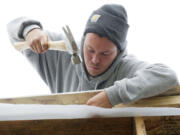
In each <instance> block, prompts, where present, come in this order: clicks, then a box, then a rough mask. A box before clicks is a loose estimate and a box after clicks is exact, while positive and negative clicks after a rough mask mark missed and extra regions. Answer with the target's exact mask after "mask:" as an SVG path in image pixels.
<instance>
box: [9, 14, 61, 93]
mask: <svg viewBox="0 0 180 135" xmlns="http://www.w3.org/2000/svg"><path fill="white" fill-rule="evenodd" d="M35 28H41V29H42V25H41V23H40V22H38V21H35V20H32V19H28V18H26V17H20V18H17V19H15V20H13V21H11V22H10V23H8V25H7V31H8V35H9V38H10V41H11V43H12V45H13V44H14V43H15V42H21V41H24V36H25V35H26V34H27V33H28V32H29V31H31V30H32V29H35ZM47 34H48V35H49V37H50V39H51V40H60V39H62V38H63V37H62V35H61V34H56V33H51V32H47ZM22 53H23V55H24V56H25V57H26V58H27V59H28V60H29V61H30V63H31V64H32V65H33V67H34V68H35V69H36V70H37V72H38V73H39V75H40V76H41V78H42V79H43V81H44V82H45V83H46V84H47V85H48V86H49V87H50V89H51V90H52V92H53V90H54V89H55V88H54V87H55V84H54V83H55V82H56V81H55V79H56V71H57V61H59V63H61V59H62V58H61V55H63V54H62V53H64V52H62V53H59V51H53V50H48V51H47V52H46V53H43V54H38V53H35V52H33V51H32V50H31V49H27V50H25V51H23V52H22ZM60 58H61V59H60Z"/></svg>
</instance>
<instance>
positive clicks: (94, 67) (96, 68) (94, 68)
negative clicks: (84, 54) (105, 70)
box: [89, 66, 99, 70]
mask: <svg viewBox="0 0 180 135" xmlns="http://www.w3.org/2000/svg"><path fill="white" fill-rule="evenodd" d="M89 68H90V69H93V70H99V67H97V66H89Z"/></svg>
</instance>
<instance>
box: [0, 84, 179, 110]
mask: <svg viewBox="0 0 180 135" xmlns="http://www.w3.org/2000/svg"><path fill="white" fill-rule="evenodd" d="M99 92H102V90H99V91H85V92H73V93H61V94H51V95H44V96H32V97H19V98H7V99H0V103H11V104H61V105H67V104H86V102H87V100H88V99H89V98H91V97H93V96H94V95H96V94H98V93H99ZM168 93H169V94H168ZM178 94H179V95H178ZM168 95H171V96H168ZM115 107H180V86H176V87H174V88H173V89H171V90H168V91H167V92H165V93H163V94H161V95H159V96H155V97H151V98H146V99H141V100H139V101H137V102H134V103H131V104H119V105H116V106H115Z"/></svg>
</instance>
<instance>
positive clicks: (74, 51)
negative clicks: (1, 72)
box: [14, 26, 82, 64]
mask: <svg viewBox="0 0 180 135" xmlns="http://www.w3.org/2000/svg"><path fill="white" fill-rule="evenodd" d="M62 29H63V31H64V33H65V35H66V37H67V39H68V42H69V43H70V45H71V49H70V50H68V49H67V43H66V42H65V41H64V40H60V41H49V42H48V46H49V48H48V49H49V50H59V51H68V52H69V53H70V54H71V55H72V56H71V61H72V63H73V64H79V63H81V62H82V59H81V56H80V55H79V49H78V47H77V44H76V42H75V40H74V37H73V35H72V32H71V30H70V28H69V26H66V27H63V28H62ZM14 47H15V49H16V50H18V51H24V50H26V49H29V48H30V47H29V46H28V44H27V43H26V42H16V43H14Z"/></svg>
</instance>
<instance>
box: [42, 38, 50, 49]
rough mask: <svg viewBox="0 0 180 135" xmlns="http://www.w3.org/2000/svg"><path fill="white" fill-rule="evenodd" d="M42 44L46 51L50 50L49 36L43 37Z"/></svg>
mask: <svg viewBox="0 0 180 135" xmlns="http://www.w3.org/2000/svg"><path fill="white" fill-rule="evenodd" d="M41 46H42V51H43V52H45V51H47V50H48V47H49V46H48V38H47V37H46V38H42V39H41Z"/></svg>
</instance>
